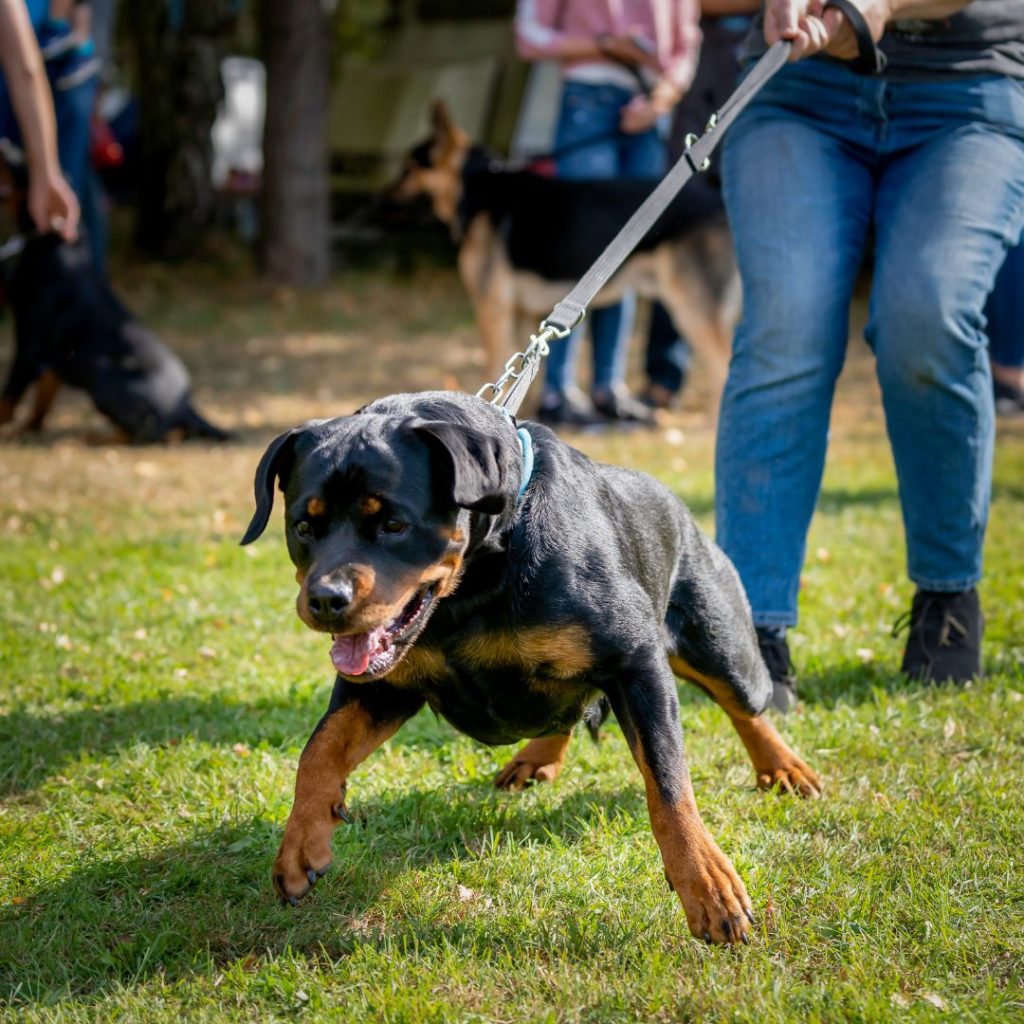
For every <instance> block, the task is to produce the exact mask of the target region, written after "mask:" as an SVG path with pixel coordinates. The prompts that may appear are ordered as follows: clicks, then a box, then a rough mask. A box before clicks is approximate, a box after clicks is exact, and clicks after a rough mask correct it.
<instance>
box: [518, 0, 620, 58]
mask: <svg viewBox="0 0 1024 1024" xmlns="http://www.w3.org/2000/svg"><path fill="white" fill-rule="evenodd" d="M561 6H562V0H519V2H518V3H517V4H516V26H515V27H516V50H517V52H518V53H519V56H520V57H522V58H523V60H579V59H580V58H584V59H585V58H589V57H600V56H601V55H602V53H601V46H600V43H599V42H598V40H597V39H594V38H591V37H589V36H572V35H569V34H568V33H567V32H563V31H562V29H561V28H559V26H558V14H559V10H560V8H561Z"/></svg>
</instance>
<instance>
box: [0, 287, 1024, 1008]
mask: <svg viewBox="0 0 1024 1024" xmlns="http://www.w3.org/2000/svg"><path fill="white" fill-rule="evenodd" d="M211 277H212V280H211ZM124 282H125V283H124V287H123V291H124V292H125V295H126V297H127V298H128V300H129V302H130V304H132V305H133V306H134V307H135V308H136V309H137V310H138V311H140V312H141V313H142V314H143V315H144V316H145V317H146V319H147V320H148V321H149V322H150V323H152V324H153V325H154V326H155V327H157V328H158V329H159V330H160V331H161V332H162V333H163V334H164V336H165V337H166V338H167V339H168V340H170V341H171V342H172V343H173V344H174V345H175V347H176V348H177V349H178V350H179V351H180V352H181V353H182V354H183V355H184V357H185V358H186V360H187V361H188V362H189V364H190V365H191V366H192V368H193V370H194V373H195V376H196V378H197V393H198V396H199V400H200V404H201V405H202V407H203V408H204V409H205V410H207V411H208V412H209V413H210V415H211V417H212V418H215V419H218V420H219V421H221V422H223V423H224V424H225V425H227V426H229V427H231V428H232V429H234V430H235V431H236V432H237V434H238V440H237V441H236V442H235V443H232V444H229V445H226V446H221V447H204V446H196V447H181V448H151V449H126V448H98V447H89V446H86V445H84V444H82V443H81V442H80V441H79V440H78V437H79V436H80V434H81V432H82V430H83V429H84V428H85V427H89V426H95V425H97V421H96V420H95V418H94V415H93V414H92V413H91V412H90V411H89V410H88V407H87V404H86V403H84V402H83V401H82V400H80V399H77V398H73V397H72V396H64V397H63V398H62V399H61V401H60V403H59V406H58V408H57V410H55V417H54V422H53V424H52V428H51V429H50V431H49V432H48V434H47V436H46V437H44V438H43V439H42V440H32V441H24V440H21V441H15V442H11V441H9V440H8V441H6V442H4V443H3V445H2V447H0V479H2V480H3V484H4V486H3V488H2V490H0V537H2V543H0V578H2V579H3V581H4V586H3V587H2V588H0V678H2V679H3V686H2V688H0V1019H3V1020H18V1021H50V1020H54V1021H58V1020H59V1021H65V1020H66V1021H74V1020H125V1021H132V1022H137V1021H138V1022H150V1021H181V1020H188V1021H218V1022H229V1021H230V1022H234V1021H248V1020H252V1021H261V1022H262V1021H276V1020H282V1021H283V1020H296V1019H305V1020H327V1019H330V1020H339V1021H346V1022H348V1021H351V1022H358V1021H388V1022H399V1021H409V1022H426V1021H449V1020H450V1021H509V1022H521V1021H552V1022H554V1021H587V1022H599V1021H601V1022H603V1021H609V1022H610V1021H630V1020H644V1021H648V1020H652V1021H677V1020H679V1021H682V1020H701V1021H705V1020H706V1021H714V1020H729V1021H758V1022H761V1021H783V1020H785V1021H801V1022H802V1021H817V1020H821V1021H840V1020H858V1021H860V1020H865V1021H888V1020H911V1021H913V1020H934V1019H939V1018H945V1019H948V1020H957V1021H963V1020H969V1021H1020V1020H1022V1019H1024V852H1022V850H1024V800H1022V798H1021V793H1022V791H1024V587H1022V584H1021V571H1022V554H1021V551H1022V546H1024V526H1022V524H1024V430H1022V429H1021V427H1019V426H1014V425H1012V424H1001V427H1000V438H999V444H998V451H997V466H996V487H995V501H994V505H993V511H992V522H991V526H990V531H989V541H988V548H987V577H986V580H985V583H984V588H983V592H982V598H983V602H984V605H985V608H986V612H987V616H988V625H987V634H986V672H987V674H986V678H985V679H984V681H982V682H978V683H975V684H973V685H971V686H968V687H964V688H948V687H945V688H929V687H922V686H919V685H911V684H908V683H906V682H904V681H902V680H901V679H900V677H899V674H898V671H897V669H898V664H899V657H900V653H901V640H896V639H893V638H892V637H891V636H890V628H891V626H892V623H893V622H894V620H895V619H896V618H897V617H898V615H899V614H900V613H901V612H902V611H903V609H904V608H905V607H906V606H907V605H908V603H909V599H910V595H911V587H910V585H909V584H908V583H907V581H906V579H905V577H904V574H903V558H904V553H903V547H902V540H901V531H900V520H899V507H898V501H897V496H896V487H895V479H894V475H893V470H892V463H891V459H890V456H889V454H888V450H887V447H886V444H885V438H884V428H883V425H882V422H881V418H880V414H879V412H878V406H877V400H876V395H875V391H874V386H873V383H872V374H871V362H870V357H869V356H868V354H867V353H866V350H865V349H864V346H863V345H862V344H861V343H860V342H855V343H854V344H853V345H852V346H851V358H850V361H849V365H848V368H847V371H846V373H845V374H844V378H843V380H842V382H841V386H840V394H839V400H838V405H837V411H836V415H835V418H834V423H833V443H832V451H831V456H830V461H829V467H828V473H827V479H826V484H825V490H824V493H823V497H822V501H821V506H820V510H819V514H818V515H817V517H816V520H815V523H814V527H813V533H812V537H811V541H810V545H809V558H808V564H807V567H806V572H805V578H804V586H803V591H802V616H803V618H802V622H801V626H800V628H799V629H798V631H796V633H795V634H794V636H793V648H794V654H795V658H796V660H797V662H798V666H799V668H800V671H801V680H802V691H801V692H802V694H803V697H804V702H803V704H802V706H801V708H800V710H799V712H798V713H796V714H794V715H791V716H790V717H789V718H787V719H786V720H785V721H784V723H783V725H782V728H783V729H784V732H785V734H786V736H787V737H788V738H789V740H790V741H791V742H792V744H793V745H794V747H795V748H796V749H797V750H798V751H799V752H800V753H801V754H802V755H803V756H804V757H805V758H806V759H807V760H808V761H809V762H810V763H811V764H812V765H813V766H814V767H815V768H817V769H818V770H819V771H820V772H821V773H822V774H823V775H824V777H825V780H826V791H825V795H824V797H823V798H822V799H821V800H817V801H800V800H794V799H789V798H785V797H780V796H776V795H764V794H760V793H757V792H756V791H755V790H754V788H753V775H752V772H751V770H750V767H749V764H748V763H747V762H746V759H745V756H744V754H743V751H742V747H741V745H740V743H739V741H738V740H737V739H736V738H735V736H734V735H733V734H732V732H731V729H730V726H729V724H728V722H727V720H726V718H725V716H724V715H723V714H721V713H720V712H719V711H718V710H717V709H716V708H715V707H714V706H713V705H711V704H710V702H709V701H708V700H707V699H706V698H704V697H703V696H702V695H701V694H699V693H697V692H694V691H691V690H690V689H688V688H686V687H685V686H684V685H683V684H681V701H682V721H683V727H684V730H685V732H686V736H687V745H688V756H689V763H690V768H691V772H692V775H693V779H694V786H695V789H696V792H697V799H698V802H699V804H700V806H701V808H702V812H703V814H704V817H705V820H706V821H707V823H708V826H709V828H710V830H711V832H712V834H713V835H714V836H715V837H716V839H717V840H718V842H719V844H720V845H721V846H722V847H723V849H724V850H725V851H726V852H727V853H728V854H729V855H730V857H731V858H732V860H733V863H734V864H735V865H736V867H737V869H738V870H739V872H740V873H741V875H742V876H743V877H744V879H745V881H746V884H747V888H748V890H749V891H750V894H751V897H752V899H753V902H754V906H755V909H756V911H757V914H758V921H759V923H758V927H757V928H756V930H755V936H754V941H753V943H752V945H751V946H750V947H749V948H744V949H741V950H740V951H739V952H726V951H723V950H720V949H712V948H708V947H706V946H704V945H703V944H701V943H698V942H695V941H693V940H692V939H690V938H689V936H688V932H687V929H686V922H685V918H684V917H683V914H682V910H681V908H680V907H679V906H678V904H677V902H676V900H675V897H673V896H672V895H671V894H669V893H668V892H666V889H665V884H664V879H663V876H662V871H661V866H660V862H659V858H658V854H657V850H656V847H655V844H654V841H653V838H652V837H651V834H650V830H649V826H648V822H647V814H646V808H645V803H644V797H643V791H642V786H641V783H640V777H639V774H638V772H637V770H636V768H635V766H634V764H633V761H632V758H631V757H630V755H629V751H628V749H627V747H626V745H625V743H624V741H623V738H622V734H621V732H620V731H619V729H618V727H617V726H616V725H615V724H614V723H609V725H608V726H607V728H606V730H605V732H606V736H605V739H604V741H603V742H602V743H601V744H600V745H599V746H594V745H593V744H592V743H591V742H590V740H589V739H588V738H587V737H586V736H579V737H576V738H575V739H574V740H573V744H572V747H571V750H570V760H569V764H568V767H567V769H566V771H565V772H564V773H563V775H562V777H561V778H560V779H559V780H558V781H557V783H555V784H554V785H553V786H547V787H538V788H534V789H531V790H528V791H527V792H525V793H523V794H519V795H509V794H503V793H501V794H499V793H497V792H495V791H494V790H493V789H492V788H491V786H490V779H491V776H492V775H493V773H494V771H495V770H496V768H497V767H498V766H499V765H500V764H502V763H503V761H504V759H505V758H506V757H507V755H508V754H509V752H510V750H507V749H498V750H494V749H488V748H485V747H482V746H480V745H478V744H476V743H474V742H472V741H470V740H468V739H467V738H465V737H462V736H460V735H459V734H457V733H455V732H454V730H452V729H451V728H450V727H449V726H448V725H446V724H445V723H444V722H441V721H437V720H435V719H434V718H433V717H432V716H431V715H429V714H427V713H421V714H420V715H419V716H418V717H416V718H415V719H413V720H412V721H411V722H409V723H408V724H407V725H406V726H405V727H404V728H403V729H402V730H401V731H400V732H399V733H398V734H397V736H396V737H395V738H394V739H392V740H391V741H390V742H389V743H388V744H386V745H385V746H384V747H383V748H382V749H381V750H380V751H378V752H377V753H376V754H374V755H373V756H372V757H371V758H370V760H369V761H367V762H366V763H365V764H364V765H363V766H362V767H361V768H359V769H358V770H357V771H356V773H355V774H354V776H353V778H352V780H351V783H350V786H349V794H348V795H349V806H350V808H351V810H352V811H353V814H354V821H353V823H352V824H351V825H348V826H343V827H342V828H340V829H339V831H338V834H337V837H336V841H335V861H334V868H333V869H332V871H331V872H330V874H329V875H328V876H327V877H326V878H325V879H324V880H323V881H322V882H321V883H320V884H319V885H318V886H317V889H316V891H315V893H314V894H313V895H312V896H311V897H310V898H309V900H308V901H307V902H305V903H303V904H302V905H301V906H300V907H299V908H298V909H292V908H288V907H281V906H279V905H278V903H277V902H276V900H275V899H274V897H273V892H272V888H271V883H270V865H271V861H272V858H273V855H274V852H275V850H276V846H277V842H278V839H279V837H280V834H281V830H282V828H283V825H284V821H285V818H286V817H287V814H288V810H289V806H290V800H291V790H292V785H293V779H294V770H295V766H296V761H297V758H298V755H299V752H300V751H301V749H302V746H303V744H304V742H305V740H306V738H307V736H308V734H309V732H310V730H311V728H312V726H313V725H314V724H315V722H316V720H317V718H318V717H319V715H320V713H321V711H322V709H323V707H324V706H325V704H326V701H327V697H328V695H329V692H330V686H331V681H332V675H331V669H330V662H329V658H328V650H327V647H326V646H325V644H324V643H323V642H322V640H321V639H319V638H318V637H316V636H315V635H313V634H312V633H310V632H309V631H308V630H306V629H305V627H303V626H301V624H300V623H299V621H298V619H297V618H296V616H295V614H294V610H293V600H294V582H293V580H292V571H291V567H290V563H288V561H287V558H286V555H285V551H284V546H283V544H282V543H281V540H280V526H279V520H278V518H277V516H278V515H279V512H278V513H277V514H276V515H275V517H274V529H272V530H271V531H268V535H267V536H266V537H265V538H264V539H263V540H262V541H261V542H260V543H258V544H256V545H253V546H252V547H249V548H245V549H243V548H240V547H239V546H238V538H239V536H240V534H241V531H242V529H243V528H244V525H245V523H246V522H247V520H248V517H249V514H250V511H251V505H250V502H251V487H252V482H251V481H252V472H253V469H254V467H255V464H256V461H257V459H258V457H259V454H260V453H261V452H262V450H263V447H264V446H265V444H266V443H267V441H268V440H269V439H270V438H271V437H272V436H274V434H275V432H276V431H278V430H280V429H283V428H285V427H287V426H291V425H293V424H294V423H295V422H298V421H299V420H301V419H304V418H307V417H311V416H322V415H331V414H337V413H340V412H345V411H349V410H351V409H353V408H355V407H356V405H357V404H358V403H360V402H362V401H364V400H365V399H368V398H370V397H373V396H374V395H376V394H383V393H386V392H388V391H394V390H397V389H400V388H408V389H416V388H423V387H433V386H448V387H456V386H460V385H461V386H464V387H472V388H475V387H476V386H477V384H478V383H479V382H480V380H481V373H482V370H481V361H480V357H479V354H478V352H477V350H476V347H475V344H474V340H473V338H474V334H473V330H472V327H471V324H470V321H469V315H468V311H467V307H466V304H465V302H464V300H463V298H462V296H461V294H460V292H459V290H458V287H457V284H456V283H455V280H454V278H453V277H452V276H451V275H449V274H447V273H442V272H437V271H420V272H417V273H416V274H415V275H414V276H412V277H411V278H407V279H404V280H401V281H398V282H395V281H391V280H387V279H385V278H383V277H381V276H379V275H373V274H361V275H356V276H350V277H348V278H342V279H340V280H339V282H338V285H337V286H336V287H335V288H333V289H331V290H329V291H328V292H325V293H324V294H321V295H314V296H295V295H292V294H289V293H280V294H273V295H268V294H266V293H265V292H263V291H262V290H261V289H259V288H258V287H257V286H255V285H250V284H242V283H238V282H234V281H231V280H224V281H220V280H217V279H216V275H210V274H209V273H207V272H204V271H191V272H190V273H186V274H175V275H171V274H167V275H161V274H160V273H159V272H157V271H153V270H147V271H142V270H138V269H130V270H126V271H125V275H124ZM9 355H10V342H9V337H8V336H7V333H6V332H5V334H4V336H3V340H2V342H0V363H2V364H3V365H6V362H7V359H8V358H9ZM577 443H579V445H580V446H581V447H583V448H585V450H587V451H588V452H589V453H590V454H592V455H594V456H595V457H598V458H601V459H607V460H609V461H615V462H622V463H627V464H630V465H633V466H637V467H640V468H643V469H646V470H648V471H650V472H652V473H654V474H655V475H657V476H659V477H660V478H661V479H663V480H664V481H665V482H667V483H668V484H669V485H670V486H671V487H672V488H673V489H674V490H675V491H676V492H677V493H678V494H680V496H681V497H683V498H684V500H686V501H687V503H688V504H690V506H691V507H692V508H693V509H694V511H695V512H696V513H697V515H698V516H699V518H700V519H701V521H702V522H703V523H704V524H705V525H710V519H711V510H712V501H713V494H712V476H711V451H712V438H711V435H710V432H709V430H708V429H707V427H706V424H705V422H704V419H703V417H702V415H701V413H700V412H699V411H697V410H694V409H687V410H686V411H685V412H683V413H681V414H679V415H676V416H675V417H673V418H672V419H671V420H670V421H669V422H668V423H667V424H666V426H665V427H664V428H663V429H661V430H659V431H658V432H656V433H652V434H646V433H645V434H633V435H630V436H586V437H582V438H579V439H578V442H577ZM951 485H955V482H953V481H951Z"/></svg>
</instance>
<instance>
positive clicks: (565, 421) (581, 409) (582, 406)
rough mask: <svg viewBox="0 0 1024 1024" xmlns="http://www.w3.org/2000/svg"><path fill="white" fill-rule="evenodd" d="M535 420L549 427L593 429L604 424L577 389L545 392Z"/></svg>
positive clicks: (602, 419) (599, 415) (602, 418)
mask: <svg viewBox="0 0 1024 1024" xmlns="http://www.w3.org/2000/svg"><path fill="white" fill-rule="evenodd" d="M537 420H538V421H539V422H540V423H544V424H546V425H547V426H549V427H593V426H596V425H597V424H599V423H604V422H606V421H605V418H604V417H603V416H602V415H601V414H600V413H599V412H597V410H596V409H595V408H594V406H593V405H592V404H591V401H590V399H589V398H587V396H586V395H585V394H583V392H582V391H580V389H579V388H568V389H567V390H565V391H546V392H545V393H544V396H543V398H541V400H540V408H539V409H538V410H537Z"/></svg>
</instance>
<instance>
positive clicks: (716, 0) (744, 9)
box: [700, 0, 761, 18]
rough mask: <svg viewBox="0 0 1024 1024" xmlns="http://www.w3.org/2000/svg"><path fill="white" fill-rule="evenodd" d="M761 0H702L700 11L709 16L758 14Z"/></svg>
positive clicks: (725, 16)
mask: <svg viewBox="0 0 1024 1024" xmlns="http://www.w3.org/2000/svg"><path fill="white" fill-rule="evenodd" d="M759 10H761V0H701V2H700V13H701V14H703V15H705V16H706V17H709V18H727V17H729V15H731V14H756V13H757V12H758V11H759Z"/></svg>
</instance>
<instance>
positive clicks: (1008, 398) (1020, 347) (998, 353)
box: [985, 242, 1024, 416]
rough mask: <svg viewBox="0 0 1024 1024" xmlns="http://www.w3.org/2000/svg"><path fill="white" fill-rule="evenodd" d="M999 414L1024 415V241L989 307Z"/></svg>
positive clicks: (1010, 258) (1000, 279)
mask: <svg viewBox="0 0 1024 1024" xmlns="http://www.w3.org/2000/svg"><path fill="white" fill-rule="evenodd" d="M985 317H986V319H987V320H988V340H989V362H990V363H991V365H992V377H993V381H992V386H993V391H994V392H995V398H996V413H997V414H998V415H1000V416H1020V415H1022V414H1024V242H1022V243H1020V244H1018V245H1016V246H1015V247H1014V248H1013V249H1011V250H1010V251H1009V253H1008V254H1007V256H1006V261H1005V262H1004V263H1003V267H1002V269H1001V270H1000V271H999V274H998V276H997V277H996V283H995V286H994V287H993V289H992V294H991V295H989V297H988V302H987V303H986V304H985Z"/></svg>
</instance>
